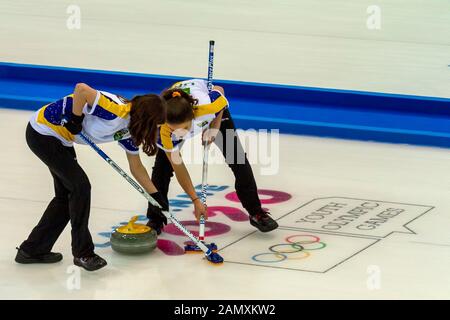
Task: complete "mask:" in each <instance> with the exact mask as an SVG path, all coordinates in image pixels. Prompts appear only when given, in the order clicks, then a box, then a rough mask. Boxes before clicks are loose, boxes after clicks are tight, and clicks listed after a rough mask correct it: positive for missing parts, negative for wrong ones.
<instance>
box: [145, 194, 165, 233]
mask: <svg viewBox="0 0 450 320" xmlns="http://www.w3.org/2000/svg"><path fill="white" fill-rule="evenodd" d="M150 196H151V197H152V198H153V199H155V200H156V202H158V203H159V205H160V206H161V207H162V210H164V211H168V210H169V204H168V203H167V202H166V200H165V199H164V198H163V196H162V194H161V193H160V192H159V191H158V192H155V193H152V194H150ZM162 210H161V209H160V208H158V207H157V206H154V205H152V204H151V203H150V202H149V203H148V209H147V218H149V219H150V221H151V222H152V224H154V225H156V226H159V227H161V228H163V227H164V225H167V218H166V216H165V215H164V214H163V213H162Z"/></svg>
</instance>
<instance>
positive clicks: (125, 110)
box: [30, 91, 139, 154]
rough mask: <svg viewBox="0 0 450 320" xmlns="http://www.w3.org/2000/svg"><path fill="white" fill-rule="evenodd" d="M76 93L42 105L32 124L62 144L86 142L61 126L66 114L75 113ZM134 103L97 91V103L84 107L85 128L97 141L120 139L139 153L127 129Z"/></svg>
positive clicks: (123, 146) (118, 140)
mask: <svg viewBox="0 0 450 320" xmlns="http://www.w3.org/2000/svg"><path fill="white" fill-rule="evenodd" d="M72 107H73V95H68V96H65V97H64V98H62V99H60V100H58V101H55V102H52V103H50V104H47V105H45V106H43V107H42V108H41V109H39V110H38V111H36V113H35V114H34V115H33V116H32V117H31V119H30V124H31V126H32V127H33V128H34V129H35V130H36V131H37V132H39V133H40V134H43V135H48V136H53V137H55V138H57V139H59V140H60V141H61V142H62V144H63V145H65V146H69V147H70V146H72V145H73V143H74V142H75V143H81V144H84V141H83V140H81V139H80V138H79V137H77V136H74V135H72V134H71V133H70V132H69V131H68V130H67V129H66V128H65V127H63V126H62V125H61V120H62V119H63V118H64V117H67V118H70V116H71V115H72ZM130 110H131V103H129V102H128V101H126V100H125V99H123V98H122V97H120V96H118V95H115V94H112V93H109V92H105V91H97V96H96V99H95V102H94V103H93V105H92V106H90V105H88V104H86V105H85V106H84V108H83V114H84V115H85V117H84V120H83V124H82V125H83V131H84V132H85V133H86V134H87V135H88V136H90V137H91V138H92V140H93V141H94V142H95V143H105V142H112V141H117V142H118V143H119V145H120V146H121V147H122V148H124V149H125V151H126V152H128V153H131V154H138V153H139V148H138V147H137V146H135V145H134V143H133V140H132V138H131V135H130V133H129V131H128V125H129V122H130Z"/></svg>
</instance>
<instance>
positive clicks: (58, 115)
mask: <svg viewBox="0 0 450 320" xmlns="http://www.w3.org/2000/svg"><path fill="white" fill-rule="evenodd" d="M64 99H66V106H65V108H64ZM64 99H60V100H58V101H55V102H53V103H50V104H49V105H47V107H46V108H45V110H44V118H45V119H46V120H47V121H48V122H50V123H51V124H54V125H60V124H61V120H62V116H63V111H64V115H65V116H66V117H68V118H70V117H71V116H72V107H73V99H72V97H66V98H64Z"/></svg>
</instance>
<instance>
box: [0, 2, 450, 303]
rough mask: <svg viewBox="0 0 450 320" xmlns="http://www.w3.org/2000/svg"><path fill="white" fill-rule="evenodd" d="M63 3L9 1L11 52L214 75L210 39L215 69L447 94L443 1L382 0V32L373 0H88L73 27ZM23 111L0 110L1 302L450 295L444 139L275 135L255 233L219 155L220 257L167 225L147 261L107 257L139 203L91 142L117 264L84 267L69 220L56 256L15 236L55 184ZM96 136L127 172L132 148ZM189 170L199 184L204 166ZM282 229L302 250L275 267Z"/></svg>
mask: <svg viewBox="0 0 450 320" xmlns="http://www.w3.org/2000/svg"><path fill="white" fill-rule="evenodd" d="M70 4H73V1H51V0H38V1H15V0H6V1H1V2H0V25H1V28H0V43H1V45H0V46H1V49H0V61H10V62H20V63H34V64H47V65H61V66H71V67H72V66H73V67H83V68H93V69H107V70H124V71H135V72H144V73H156V74H173V75H186V76H192V77H193V76H198V77H204V76H205V74H206V62H207V61H206V47H207V41H208V40H209V39H215V40H216V42H217V46H216V61H215V64H216V67H215V68H216V70H215V75H216V76H217V78H220V79H230V80H249V81H258V82H269V83H286V84H296V85H305V86H318V87H332V88H345V89H355V90H367V91H380V92H396V93H406V94H417V95H429V96H440V97H450V91H449V85H450V76H449V72H450V68H449V67H448V65H449V63H450V61H449V60H448V59H449V54H450V42H449V39H450V37H449V36H450V22H449V20H448V17H449V16H448V13H449V12H450V4H449V2H448V1H440V0H433V1H430V0H427V1H422V0H411V1H408V2H407V3H406V2H405V1H391V0H389V1H388V0H380V1H377V4H378V5H379V6H380V7H381V9H382V13H383V16H382V17H383V20H382V21H383V22H382V23H383V24H382V28H381V30H378V31H370V30H368V29H367V27H366V19H367V16H368V14H367V12H366V9H367V7H368V6H369V5H371V4H372V1H366V0H322V1H317V0H314V1H313V0H311V1H309V0H301V1H300V0H298V1H297V0H292V1H269V0H261V1H258V2H256V1H243V0H241V1H219V0H210V1H200V0H195V1H194V0H191V1H175V0H171V1H162V0H161V1H143V0H141V1H87V0H83V1H82V0H80V1H77V4H78V5H79V6H80V8H81V10H82V11H81V12H82V19H83V20H82V28H81V29H80V30H68V29H67V28H66V20H67V17H68V14H67V13H66V9H67V7H68V6H69V5H70ZM225 89H226V88H225ZM232 108H233V106H231V111H232V110H233V109H232ZM30 116H31V112H30V111H16V110H8V109H0V136H1V137H2V144H1V145H2V156H1V157H0V176H1V183H0V226H1V229H0V298H2V299H328V298H337V299H349V298H356V299H400V298H413V299H444V298H445V299H449V298H450V276H449V273H448V271H449V270H450V254H449V252H450V232H449V227H450V178H449V175H450V174H449V172H450V152H449V150H448V149H438V148H427V147H416V146H406V145H393V144H379V143H373V142H356V141H345V140H335V139H324V138H314V137H301V136H290V135H282V136H281V137H280V140H279V172H278V174H277V175H275V176H273V175H272V176H271V175H263V174H262V173H261V172H262V170H263V169H264V165H261V164H260V165H258V164H255V165H254V166H253V168H254V172H255V176H256V179H257V182H258V186H259V188H260V189H261V197H262V199H264V202H265V203H264V207H266V208H268V209H270V211H271V213H272V214H273V217H274V218H275V219H278V222H279V224H280V228H279V229H278V230H277V231H275V232H272V233H269V234H261V233H258V232H255V230H256V229H254V228H253V227H252V226H250V224H249V223H248V221H247V218H246V216H245V215H244V214H243V213H242V211H241V210H242V208H241V206H240V205H239V203H237V202H234V201H233V194H232V192H233V191H234V189H233V176H232V174H231V171H230V170H229V169H228V167H226V166H225V165H223V164H212V165H210V170H209V183H210V184H211V185H214V186H213V187H212V188H211V192H210V195H209V198H208V203H209V206H210V207H213V208H214V212H213V216H211V217H210V220H209V222H210V227H209V228H208V231H209V232H208V233H213V234H214V235H213V236H210V237H209V238H208V239H210V240H211V241H214V242H215V243H217V244H218V246H219V248H220V249H221V251H220V253H221V254H222V255H223V257H224V259H225V263H224V264H223V265H222V266H220V267H217V266H211V265H210V264H208V263H207V262H206V261H205V260H203V259H202V257H201V256H198V255H184V254H182V252H180V248H181V247H183V243H184V241H186V240H187V239H185V238H184V237H181V236H179V235H178V234H177V233H176V231H174V229H172V228H168V229H167V230H166V231H167V232H165V233H163V234H162V235H161V236H160V238H159V240H160V241H159V244H158V245H159V248H158V249H156V250H155V251H154V252H152V253H151V254H149V255H145V256H131V257H130V256H123V255H120V254H117V253H115V252H113V251H112V250H111V248H110V246H109V245H108V235H109V233H110V232H111V230H112V227H113V226H118V225H120V223H122V222H125V221H127V220H128V219H129V218H131V216H133V215H136V214H138V215H142V214H144V212H145V209H146V202H145V200H143V198H141V196H140V195H139V194H137V193H136V192H135V191H134V190H133V189H132V188H131V187H130V186H129V185H128V184H127V183H126V182H125V181H124V180H123V179H122V178H121V177H120V176H119V175H117V173H116V172H114V171H113V170H112V169H111V168H110V167H109V166H108V165H107V164H106V163H105V162H104V161H103V160H102V159H101V158H100V157H99V156H98V155H97V154H96V153H94V152H93V151H92V150H90V149H89V148H88V147H86V146H77V147H76V151H77V156H78V160H79V162H80V164H81V165H82V167H83V168H84V169H85V171H86V172H87V174H88V176H89V178H90V181H91V184H92V210H91V218H90V229H91V232H92V235H93V238H94V242H95V243H96V245H97V249H96V251H97V253H98V254H99V255H100V256H102V257H104V258H105V259H106V260H107V261H108V263H109V264H108V266H107V267H106V268H104V269H102V270H100V271H98V272H93V273H88V272H84V271H80V270H79V269H78V268H75V267H73V266H72V257H71V253H70V232H69V229H68V228H67V229H66V230H65V231H64V233H63V234H62V236H61V238H60V239H59V240H58V242H57V243H56V245H55V248H54V251H58V252H62V253H63V254H64V260H63V261H62V262H61V263H57V264H54V265H18V264H16V263H15V262H14V256H15V254H16V250H15V247H16V246H18V245H20V243H21V242H22V241H23V240H24V239H25V238H26V237H27V235H28V234H29V232H30V231H31V229H32V228H33V226H34V225H35V224H36V223H37V222H38V220H39V219H40V217H41V215H42V213H43V211H44V209H45V207H46V206H47V203H48V202H49V201H50V199H51V198H52V196H53V184H52V180H51V176H50V174H49V172H48V170H47V168H46V167H45V166H44V165H43V164H42V163H41V162H40V161H39V159H37V158H36V157H35V156H34V155H33V154H32V152H31V151H30V150H29V149H28V147H27V145H26V143H25V137H24V136H25V127H26V124H27V121H28V119H29V117H30ZM198 142H199V141H197V142H196V143H198ZM101 147H102V148H103V149H104V150H105V152H106V153H107V154H108V155H110V156H111V158H112V159H114V160H115V161H116V162H117V163H118V164H119V165H121V166H122V167H123V168H127V163H126V158H125V154H124V152H123V150H122V149H121V148H119V147H117V146H116V145H115V144H106V145H101ZM185 147H189V145H186V146H185ZM143 158H144V162H145V164H146V166H147V168H148V169H149V170H151V165H152V162H153V159H151V158H148V157H143ZM189 170H190V172H191V176H192V178H193V180H194V184H199V183H200V182H201V164H200V163H199V164H193V165H189ZM170 199H171V200H173V201H172V203H173V204H174V206H173V208H174V209H176V210H178V211H177V213H176V214H177V217H178V218H179V219H180V220H181V221H184V222H186V221H192V220H193V215H192V208H191V207H184V204H183V199H184V198H183V193H182V190H181V188H180V187H179V185H178V184H177V182H176V180H175V179H174V180H173V182H172V184H171V189H170ZM364 210H365V211H364ZM361 212H365V214H364V217H360V218H358V219H354V220H352V219H350V218H348V217H347V220H346V221H344V220H345V219H343V218H342V217H343V216H346V215H348V214H349V213H353V217H354V216H355V214H358V213H361ZM336 219H338V220H336ZM350 220H351V221H350ZM144 222H145V221H144ZM345 222H348V223H345ZM190 223H191V222H187V224H188V225H189V224H190ZM190 229H191V230H194V231H195V230H196V228H195V227H192V226H191V227H190ZM208 233H207V235H208ZM292 237H294V238H292ZM286 239H288V240H289V239H296V241H302V242H303V243H304V244H305V248H306V250H305V252H306V253H295V252H294V253H288V254H286V257H287V258H286V260H283V261H279V262H271V261H274V260H280V255H276V254H267V253H270V248H271V247H272V249H275V250H277V249H278V248H285V247H286V246H278V245H279V244H285V243H287V242H286V241H287V240H286ZM273 246H275V247H273ZM289 250H291V249H289ZM78 275H79V277H80V278H79V280H80V281H79V287H77V286H76V285H75V286H74V284H77V281H76V279H77V278H76V277H77V276H78ZM74 279H75V280H74Z"/></svg>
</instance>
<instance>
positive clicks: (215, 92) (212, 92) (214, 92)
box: [208, 91, 222, 103]
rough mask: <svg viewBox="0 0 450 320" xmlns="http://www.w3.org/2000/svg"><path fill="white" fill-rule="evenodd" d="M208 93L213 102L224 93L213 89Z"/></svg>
mask: <svg viewBox="0 0 450 320" xmlns="http://www.w3.org/2000/svg"><path fill="white" fill-rule="evenodd" d="M208 95H209V98H210V99H211V103H213V102H214V101H216V100H217V99H219V98H220V97H221V96H222V94H221V93H220V92H218V91H211V92H210V93H209V94H208Z"/></svg>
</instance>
